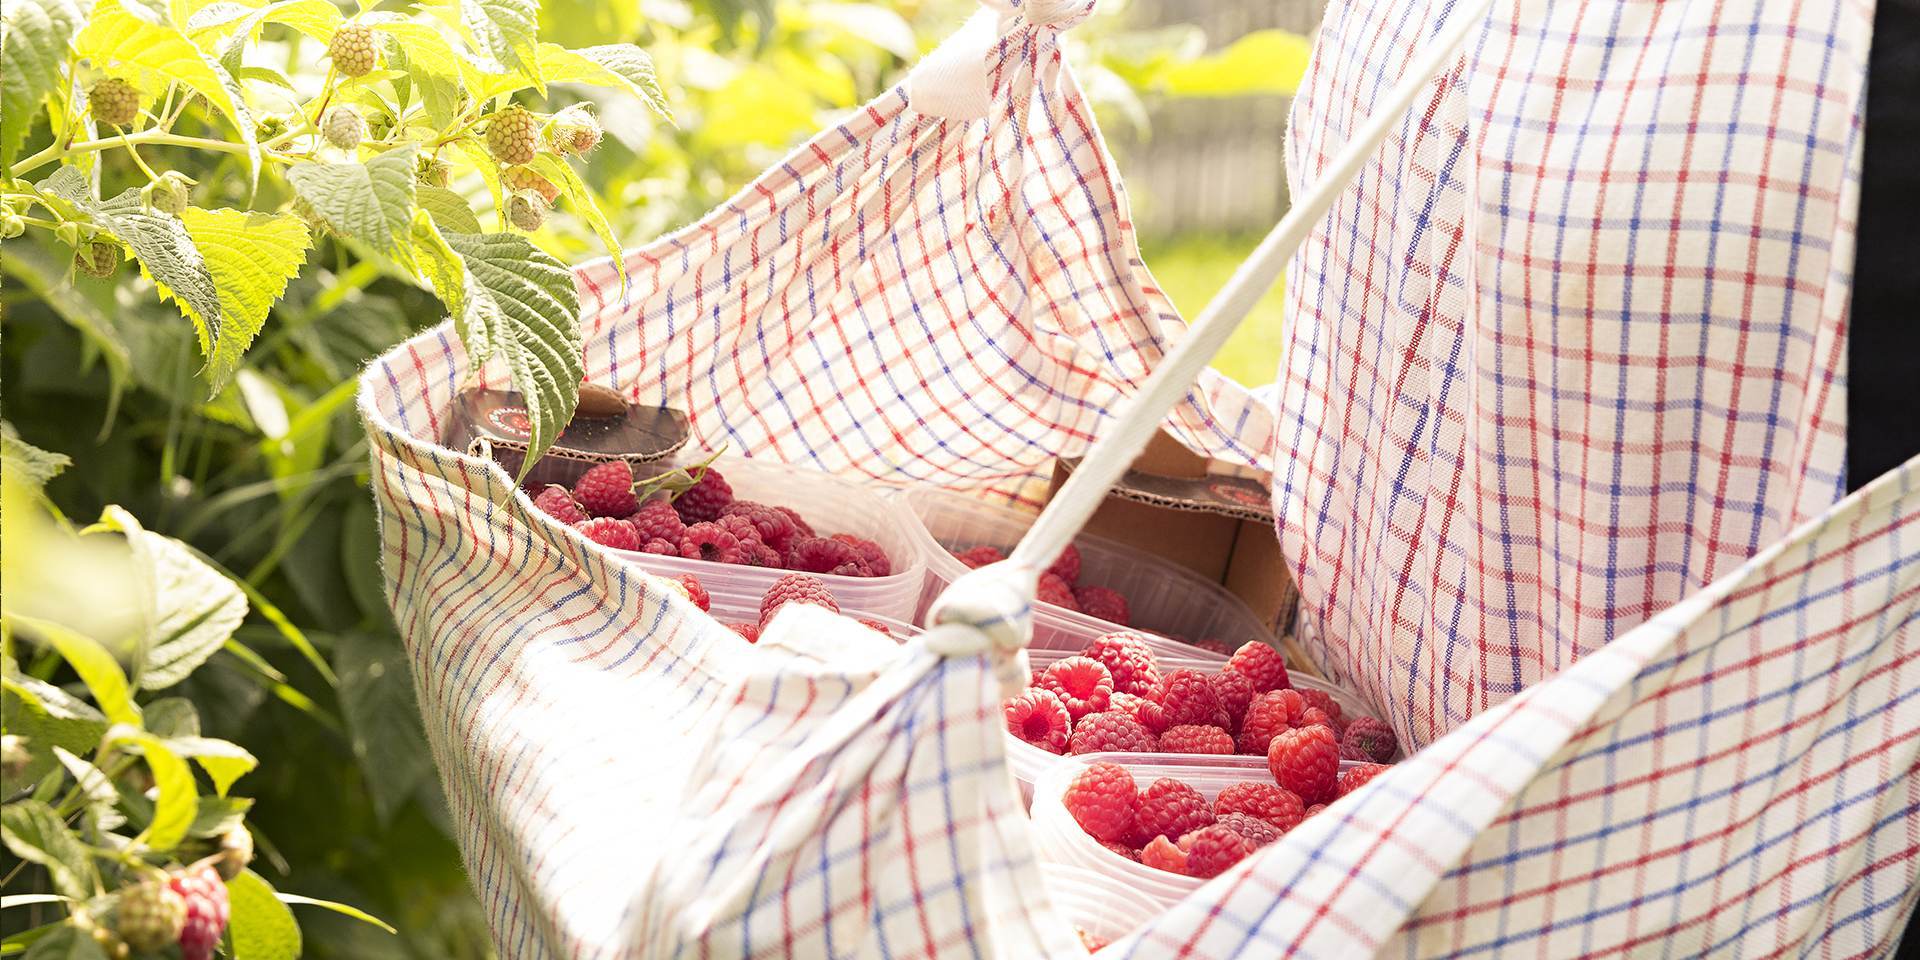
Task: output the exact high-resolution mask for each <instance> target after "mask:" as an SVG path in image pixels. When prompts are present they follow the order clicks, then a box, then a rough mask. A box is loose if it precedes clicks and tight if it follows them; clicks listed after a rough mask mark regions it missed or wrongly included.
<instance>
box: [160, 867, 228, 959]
mask: <svg viewBox="0 0 1920 960" xmlns="http://www.w3.org/2000/svg"><path fill="white" fill-rule="evenodd" d="M168 886H170V887H172V888H173V892H174V893H177V894H179V895H180V899H182V900H185V901H186V902H187V922H186V925H185V926H184V927H182V928H181V930H180V957H181V960H212V958H213V947H214V944H216V943H219V942H220V932H221V931H223V930H225V929H227V909H228V905H227V885H226V884H224V883H221V882H220V875H219V874H217V873H215V872H213V868H212V867H205V866H203V867H195V868H192V869H189V870H182V871H177V872H175V873H174V874H173V876H172V878H171V879H170V880H169V881H168Z"/></svg>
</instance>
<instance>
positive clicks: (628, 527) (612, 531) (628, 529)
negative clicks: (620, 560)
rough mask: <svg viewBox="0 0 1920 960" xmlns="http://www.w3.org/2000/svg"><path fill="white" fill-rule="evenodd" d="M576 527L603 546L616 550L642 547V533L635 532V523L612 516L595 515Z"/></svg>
mask: <svg viewBox="0 0 1920 960" xmlns="http://www.w3.org/2000/svg"><path fill="white" fill-rule="evenodd" d="M574 529H576V530H579V531H580V532H581V533H583V534H586V537H587V539H588V540H592V541H593V542H594V543H597V544H600V545H601V546H603V547H612V548H613V549H615V550H638V549H640V534H638V533H635V532H634V529H633V524H631V523H628V522H626V521H625V520H616V519H614V518H612V517H593V518H591V519H588V520H582V521H581V522H580V523H579V524H577V525H576V526H575V527H574Z"/></svg>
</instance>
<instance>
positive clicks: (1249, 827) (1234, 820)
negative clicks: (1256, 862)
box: [1215, 813, 1280, 849]
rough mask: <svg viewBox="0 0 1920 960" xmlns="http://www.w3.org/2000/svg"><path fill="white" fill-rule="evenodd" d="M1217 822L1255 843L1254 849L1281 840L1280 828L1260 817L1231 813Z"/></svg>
mask: <svg viewBox="0 0 1920 960" xmlns="http://www.w3.org/2000/svg"><path fill="white" fill-rule="evenodd" d="M1215 822H1216V823H1218V824H1220V825H1221V826H1223V827H1226V828H1227V829H1229V830H1232V831H1233V832H1234V833H1237V834H1239V835H1241V836H1243V837H1246V838H1247V839H1248V840H1251V841H1253V846H1254V849H1259V848H1260V847H1264V846H1266V845H1267V844H1269V843H1272V842H1274V841H1275V840H1278V839H1280V828H1278V827H1275V826H1274V825H1273V824H1271V823H1268V822H1266V821H1265V820H1262V819H1260V818H1259V817H1250V816H1247V815H1246V814H1244V813H1229V814H1227V815H1226V816H1224V817H1221V818H1220V819H1219V820H1217V821H1215Z"/></svg>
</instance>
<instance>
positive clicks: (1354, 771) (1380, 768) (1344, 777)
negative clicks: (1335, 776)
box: [1335, 763, 1387, 797]
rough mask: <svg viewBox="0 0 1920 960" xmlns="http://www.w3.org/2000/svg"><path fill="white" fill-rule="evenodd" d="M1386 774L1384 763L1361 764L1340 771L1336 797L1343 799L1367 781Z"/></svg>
mask: <svg viewBox="0 0 1920 960" xmlns="http://www.w3.org/2000/svg"><path fill="white" fill-rule="evenodd" d="M1386 772H1387V765H1386V764H1384V763H1362V764H1357V765H1355V766H1351V767H1348V768H1347V769H1345V770H1342V771H1340V779H1339V780H1338V781H1337V785H1336V787H1335V793H1336V795H1337V796H1341V797H1344V796H1346V795H1347V794H1349V793H1352V792H1354V791H1355V790H1358V789H1360V788H1361V787H1363V786H1365V785H1366V783H1367V781H1369V780H1372V779H1373V778H1374V777H1377V776H1379V775H1381V774H1383V773H1386Z"/></svg>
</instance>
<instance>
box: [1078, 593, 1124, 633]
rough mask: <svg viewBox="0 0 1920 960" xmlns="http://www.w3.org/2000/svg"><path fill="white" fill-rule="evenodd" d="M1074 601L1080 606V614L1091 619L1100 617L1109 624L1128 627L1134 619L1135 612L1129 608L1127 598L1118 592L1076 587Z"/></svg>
mask: <svg viewBox="0 0 1920 960" xmlns="http://www.w3.org/2000/svg"><path fill="white" fill-rule="evenodd" d="M1073 601H1074V602H1075V603H1077V604H1079V605H1080V612H1081V613H1084V614H1086V615H1087V616H1089V617H1098V618H1100V619H1102V620H1105V621H1106V622H1108V623H1117V624H1119V625H1120V626H1123V627H1124V626H1126V625H1127V622H1128V621H1129V620H1131V619H1132V618H1133V611H1131V610H1129V609H1128V608H1127V598H1126V597H1123V596H1121V595H1120V591H1118V590H1109V589H1107V588H1106V587H1074V588H1073Z"/></svg>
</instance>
